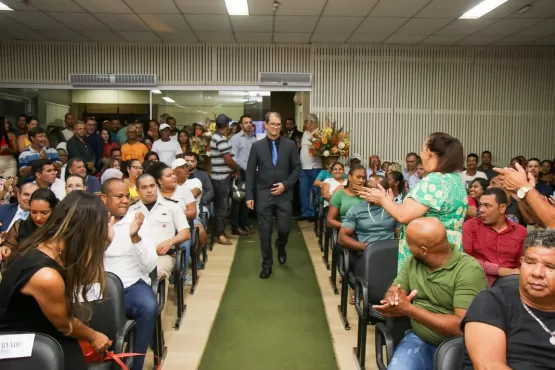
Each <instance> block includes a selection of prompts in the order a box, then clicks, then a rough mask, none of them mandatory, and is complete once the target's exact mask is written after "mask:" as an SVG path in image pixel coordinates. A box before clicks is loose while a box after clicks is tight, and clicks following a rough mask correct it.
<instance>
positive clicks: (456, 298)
mask: <svg viewBox="0 0 555 370" xmlns="http://www.w3.org/2000/svg"><path fill="white" fill-rule="evenodd" d="M397 284H400V285H401V288H402V289H403V290H405V291H406V292H411V291H413V290H415V289H416V290H417V291H418V293H417V294H416V297H414V299H413V300H412V304H413V305H415V306H416V307H419V308H422V309H424V310H426V311H430V312H433V313H437V314H444V315H453V314H454V313H455V308H459V309H462V310H467V309H468V307H470V304H471V303H472V300H473V299H474V297H475V296H476V295H477V294H478V293H480V292H481V291H482V290H484V289H487V288H488V281H487V279H486V276H485V275H484V271H483V270H482V267H480V264H479V263H478V261H476V259H474V257H471V256H469V255H468V254H466V253H464V252H459V251H458V250H457V249H456V248H453V254H452V255H451V258H449V260H448V261H447V263H446V264H445V265H444V266H443V267H441V268H439V269H437V270H435V271H433V272H431V271H430V269H429V268H428V266H427V265H425V264H423V263H419V262H418V261H416V260H415V259H414V256H411V257H410V258H409V259H407V261H406V262H405V264H404V265H403V268H402V269H401V271H400V272H399V274H398V275H397V278H395V281H393V284H392V285H397ZM411 324H412V330H413V331H414V334H416V335H417V336H418V337H419V338H420V339H422V340H423V341H424V342H426V343H428V344H431V345H434V346H438V345H439V344H440V343H441V342H443V341H444V340H446V339H448V338H447V337H444V336H442V335H440V334H438V333H436V332H434V331H432V330H431V329H430V328H428V327H426V326H424V325H422V324H420V323H419V322H417V321H415V320H411Z"/></svg>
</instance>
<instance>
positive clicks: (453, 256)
mask: <svg viewBox="0 0 555 370" xmlns="http://www.w3.org/2000/svg"><path fill="white" fill-rule="evenodd" d="M406 231H407V243H408V245H409V249H410V251H411V253H412V256H411V257H410V258H409V259H408V260H407V261H406V262H405V263H404V265H403V268H402V269H401V271H400V272H399V275H397V278H396V279H395V281H394V282H393V284H392V285H391V287H390V288H389V290H388V291H387V293H386V294H385V297H384V299H383V300H382V301H381V305H379V306H374V308H375V309H376V310H378V311H380V312H382V313H383V314H384V316H386V317H395V316H407V317H409V318H410V319H411V324H412V331H409V332H408V333H407V334H406V335H405V337H404V338H403V340H402V341H401V343H400V344H399V345H398V346H397V348H396V349H395V353H394V354H393V358H392V360H391V363H390V364H389V367H388V370H417V369H432V368H433V362H434V354H435V351H436V349H437V346H439V344H440V343H441V342H443V341H444V340H445V339H448V338H451V337H458V336H462V332H461V330H460V323H461V320H462V319H463V317H464V315H465V313H466V310H467V309H468V307H469V306H470V304H471V303H472V300H473V299H474V297H475V296H476V295H477V294H478V293H479V292H480V291H482V290H484V289H487V287H488V282H487V280H486V277H485V275H484V272H483V270H482V268H481V267H480V264H479V263H478V262H477V261H476V260H475V259H474V258H473V257H471V256H469V255H467V254H465V253H462V252H459V251H458V250H457V249H456V248H455V249H453V248H451V246H450V245H449V242H448V241H447V232H446V231H445V227H444V226H443V224H442V223H441V222H440V221H439V219H437V218H431V217H426V218H419V219H416V220H414V221H412V222H411V223H410V224H409V225H408V227H407V230H406Z"/></svg>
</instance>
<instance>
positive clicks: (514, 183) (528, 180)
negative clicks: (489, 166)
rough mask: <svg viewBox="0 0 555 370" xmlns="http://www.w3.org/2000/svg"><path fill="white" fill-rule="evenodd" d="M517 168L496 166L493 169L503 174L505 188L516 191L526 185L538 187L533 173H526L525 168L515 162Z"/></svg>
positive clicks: (502, 183)
mask: <svg viewBox="0 0 555 370" xmlns="http://www.w3.org/2000/svg"><path fill="white" fill-rule="evenodd" d="M515 168H516V169H512V168H494V169H493V170H494V171H495V172H497V173H499V174H501V186H502V187H503V189H505V190H507V191H511V192H515V191H517V190H518V189H520V188H522V187H524V186H531V187H536V179H535V178H534V175H532V174H531V173H528V174H527V173H526V171H525V170H524V168H522V166H521V165H520V164H518V163H515Z"/></svg>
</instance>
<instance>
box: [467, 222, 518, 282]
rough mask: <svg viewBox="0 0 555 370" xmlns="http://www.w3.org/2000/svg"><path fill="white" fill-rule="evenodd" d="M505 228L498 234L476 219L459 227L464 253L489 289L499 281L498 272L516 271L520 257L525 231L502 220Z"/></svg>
mask: <svg viewBox="0 0 555 370" xmlns="http://www.w3.org/2000/svg"><path fill="white" fill-rule="evenodd" d="M505 221H506V222H507V228H506V229H505V230H503V231H501V232H500V233H498V232H497V231H495V230H493V229H492V228H491V227H489V226H486V225H484V224H483V221H482V219H481V218H480V217H476V218H472V219H470V220H468V221H466V222H465V223H464V225H463V232H462V239H463V249H464V251H465V252H466V253H467V254H469V255H471V256H472V257H474V258H476V260H478V262H479V263H480V265H481V266H482V268H483V269H484V272H485V273H486V277H487V279H488V284H489V286H491V284H493V282H494V281H495V280H496V279H497V278H498V277H499V268H500V267H506V268H511V269H515V268H519V267H520V257H522V255H523V254H524V239H526V235H527V231H526V229H525V228H524V227H523V226H521V225H519V224H516V223H514V222H512V221H509V219H507V218H506V217H505Z"/></svg>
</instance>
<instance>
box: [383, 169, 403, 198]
mask: <svg viewBox="0 0 555 370" xmlns="http://www.w3.org/2000/svg"><path fill="white" fill-rule="evenodd" d="M394 163H395V162H394ZM393 166H394V164H391V165H390V166H389V168H391V167H393ZM387 182H388V184H389V191H390V192H391V193H392V194H393V201H394V202H395V203H403V199H405V193H404V189H405V178H404V177H403V173H402V172H401V171H390V172H388V173H387Z"/></svg>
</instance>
